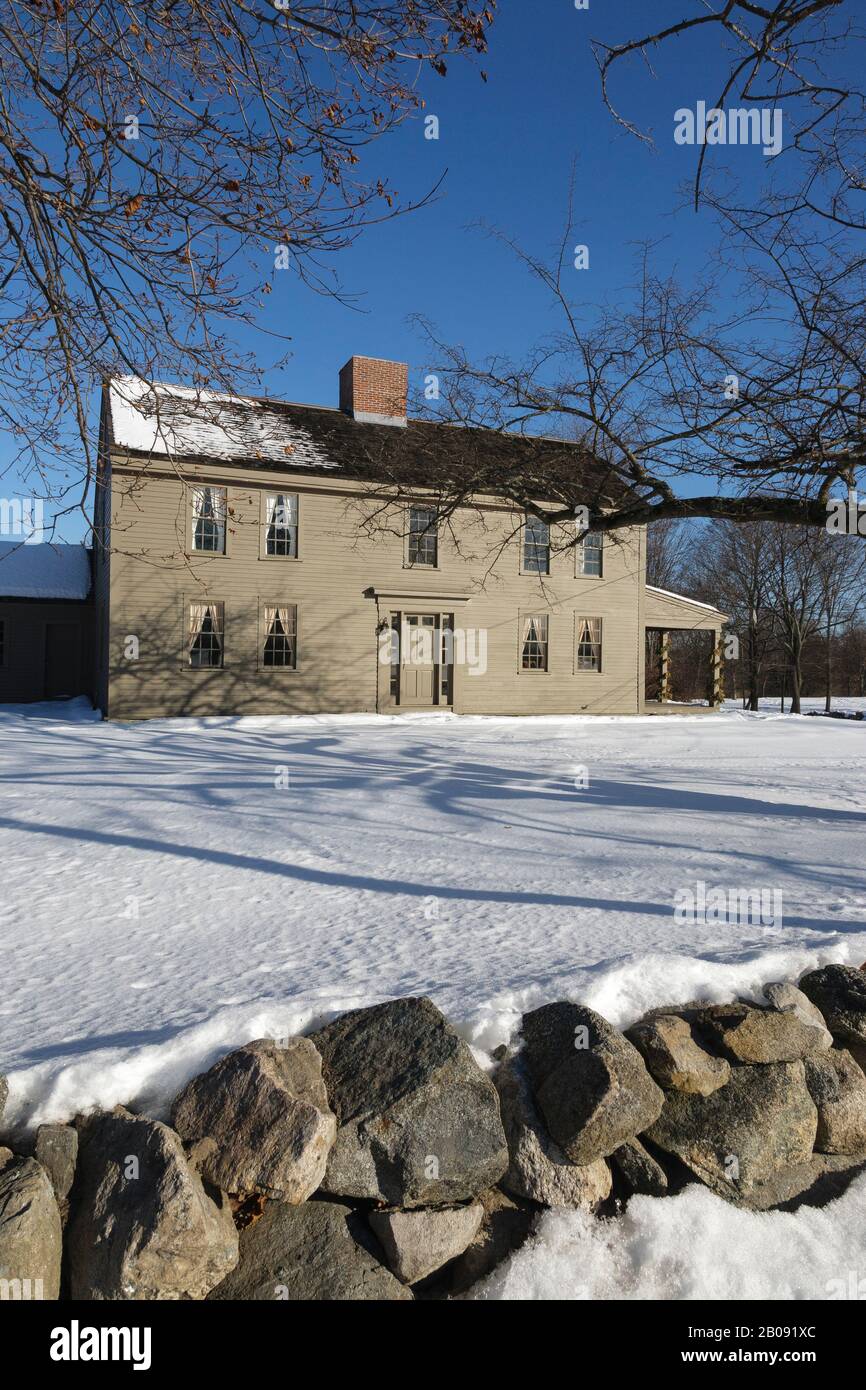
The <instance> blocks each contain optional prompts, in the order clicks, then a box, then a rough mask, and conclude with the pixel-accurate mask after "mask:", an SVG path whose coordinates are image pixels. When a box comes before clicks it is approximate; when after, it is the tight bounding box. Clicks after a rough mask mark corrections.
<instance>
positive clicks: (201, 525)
mask: <svg viewBox="0 0 866 1390" xmlns="http://www.w3.org/2000/svg"><path fill="white" fill-rule="evenodd" d="M192 548H193V550H206V551H209V552H210V553H211V554H212V555H225V552H226V490H225V488H224V487H197V488H194V489H193V494H192Z"/></svg>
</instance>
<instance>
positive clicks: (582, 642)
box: [574, 618, 601, 671]
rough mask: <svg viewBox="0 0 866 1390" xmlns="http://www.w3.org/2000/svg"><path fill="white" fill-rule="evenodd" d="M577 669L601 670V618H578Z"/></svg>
mask: <svg viewBox="0 0 866 1390" xmlns="http://www.w3.org/2000/svg"><path fill="white" fill-rule="evenodd" d="M576 622H577V650H576V653H575V663H574V664H575V670H577V671H600V670H601V618H578V619H577V620H576Z"/></svg>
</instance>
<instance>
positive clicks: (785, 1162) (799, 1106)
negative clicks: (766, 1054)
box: [646, 1061, 818, 1205]
mask: <svg viewBox="0 0 866 1390" xmlns="http://www.w3.org/2000/svg"><path fill="white" fill-rule="evenodd" d="M817 1128H818V1112H817V1109H816V1107H815V1103H814V1101H813V1100H812V1097H811V1096H810V1095H809V1090H808V1087H807V1086H806V1069H805V1065H804V1063H803V1062H802V1061H796V1062H770V1063H764V1064H761V1065H756V1066H739V1067H734V1068H733V1069H732V1071H731V1077H730V1080H729V1081H728V1083H727V1085H726V1086H722V1087H721V1088H720V1089H719V1090H718V1091H714V1092H713V1093H712V1095H709V1096H700V1095H687V1094H686V1093H685V1092H683V1091H669V1092H668V1095H667V1099H666V1100H665V1106H664V1110H663V1111H662V1113H661V1116H660V1117H659V1119H658V1120H657V1121H656V1123H655V1124H654V1125H652V1126H651V1128H650V1129H649V1130H648V1131H647V1136H646V1137H647V1138H648V1139H649V1140H651V1141H652V1143H653V1144H655V1145H657V1146H658V1147H659V1148H660V1149H664V1150H665V1152H666V1153H672V1154H675V1155H676V1156H677V1157H678V1158H680V1159H682V1161H683V1162H684V1163H685V1164H686V1165H687V1167H689V1168H690V1169H691V1170H692V1172H693V1173H695V1175H696V1176H697V1177H699V1178H700V1179H701V1181H702V1182H704V1183H706V1185H707V1186H708V1187H710V1188H712V1190H713V1191H714V1192H717V1193H718V1194H719V1196H721V1197H725V1198H727V1199H728V1200H729V1201H733V1202H735V1203H741V1204H743V1205H748V1204H749V1196H750V1193H751V1192H752V1190H753V1189H754V1188H755V1187H756V1186H757V1185H759V1184H761V1183H766V1182H768V1181H769V1180H771V1179H773V1178H775V1177H776V1176H777V1175H778V1174H779V1173H781V1172H783V1171H784V1170H785V1169H787V1168H790V1167H792V1166H795V1165H798V1164H807V1163H808V1162H809V1160H810V1159H811V1157H812V1150H813V1147H814V1144H815V1135H816V1132H817Z"/></svg>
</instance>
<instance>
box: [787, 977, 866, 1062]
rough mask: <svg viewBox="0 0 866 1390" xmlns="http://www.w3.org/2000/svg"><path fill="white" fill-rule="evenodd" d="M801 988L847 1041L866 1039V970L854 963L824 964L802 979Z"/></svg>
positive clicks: (864, 1041) (831, 1030)
mask: <svg viewBox="0 0 866 1390" xmlns="http://www.w3.org/2000/svg"><path fill="white" fill-rule="evenodd" d="M800 989H801V990H802V991H803V993H804V994H805V995H806V997H807V998H808V999H811V1001H812V1003H813V1004H814V1005H815V1007H816V1008H817V1009H820V1011H821V1013H822V1014H823V1016H824V1022H825V1023H826V1024H827V1027H828V1028H829V1029H830V1032H831V1033H833V1034H835V1036H836V1037H837V1038H842V1040H843V1041H845V1042H848V1041H850V1042H861V1043H866V974H864V973H863V971H862V970H855V969H854V966H853V965H822V966H821V968H820V970H811V971H810V972H809V974H808V975H804V976H803V978H802V980H801V981H800Z"/></svg>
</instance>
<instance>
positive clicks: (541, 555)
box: [523, 514, 550, 574]
mask: <svg viewBox="0 0 866 1390" xmlns="http://www.w3.org/2000/svg"><path fill="white" fill-rule="evenodd" d="M523 570H524V573H525V574H549V573H550V527H549V526H548V524H547V522H546V521H542V520H541V519H540V518H539V517H537V516H531V515H529V514H527V516H526V518H525V520H524V523H523Z"/></svg>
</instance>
